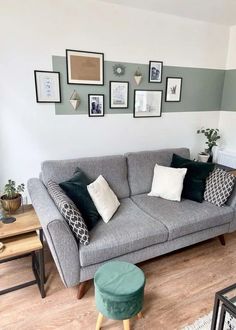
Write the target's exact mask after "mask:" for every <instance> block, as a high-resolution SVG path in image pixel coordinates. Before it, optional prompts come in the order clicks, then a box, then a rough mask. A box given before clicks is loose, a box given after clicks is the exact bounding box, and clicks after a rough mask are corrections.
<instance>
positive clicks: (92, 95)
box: [88, 94, 105, 117]
mask: <svg viewBox="0 0 236 330" xmlns="http://www.w3.org/2000/svg"><path fill="white" fill-rule="evenodd" d="M91 97H101V98H102V111H101V114H99V113H98V114H96V113H95V114H92V113H91ZM104 109H105V95H104V94H88V116H89V117H104V115H105V111H104Z"/></svg>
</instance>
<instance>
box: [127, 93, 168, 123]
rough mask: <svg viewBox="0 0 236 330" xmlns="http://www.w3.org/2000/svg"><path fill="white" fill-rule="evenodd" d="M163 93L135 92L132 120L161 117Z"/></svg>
mask: <svg viewBox="0 0 236 330" xmlns="http://www.w3.org/2000/svg"><path fill="white" fill-rule="evenodd" d="M162 94H163V91H156V90H155V91H152V90H137V89H136V90H135V91H134V111H133V116H134V118H145V117H161V110H162Z"/></svg>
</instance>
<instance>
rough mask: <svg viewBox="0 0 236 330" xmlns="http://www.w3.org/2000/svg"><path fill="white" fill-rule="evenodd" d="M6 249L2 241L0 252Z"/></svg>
mask: <svg viewBox="0 0 236 330" xmlns="http://www.w3.org/2000/svg"><path fill="white" fill-rule="evenodd" d="M3 250H4V244H3V243H2V242H0V253H1V252H2V251H3Z"/></svg>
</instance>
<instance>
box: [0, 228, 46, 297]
mask: <svg viewBox="0 0 236 330" xmlns="http://www.w3.org/2000/svg"><path fill="white" fill-rule="evenodd" d="M39 238H40V241H41V243H42V249H40V250H37V251H33V252H31V253H26V254H22V255H20V256H17V257H11V258H7V259H4V260H0V264H2V263H4V262H8V261H11V260H16V259H21V258H25V257H27V256H29V255H31V256H32V270H33V273H34V276H35V280H32V281H28V282H25V283H22V284H19V285H15V286H12V287H10V288H7V289H4V290H0V295H3V294H5V293H8V292H12V291H15V290H19V289H22V288H26V287H28V286H30V285H34V284H37V285H38V288H39V291H40V294H41V297H42V298H45V297H46V294H45V289H44V284H45V283H46V277H45V265H44V242H43V230H42V229H39Z"/></svg>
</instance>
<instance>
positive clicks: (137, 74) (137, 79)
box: [134, 68, 143, 86]
mask: <svg viewBox="0 0 236 330" xmlns="http://www.w3.org/2000/svg"><path fill="white" fill-rule="evenodd" d="M142 79H143V75H142V73H141V71H140V70H139V68H138V70H136V71H135V73H134V80H135V82H136V84H137V85H138V86H139V85H140V83H141V81H142Z"/></svg>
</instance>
